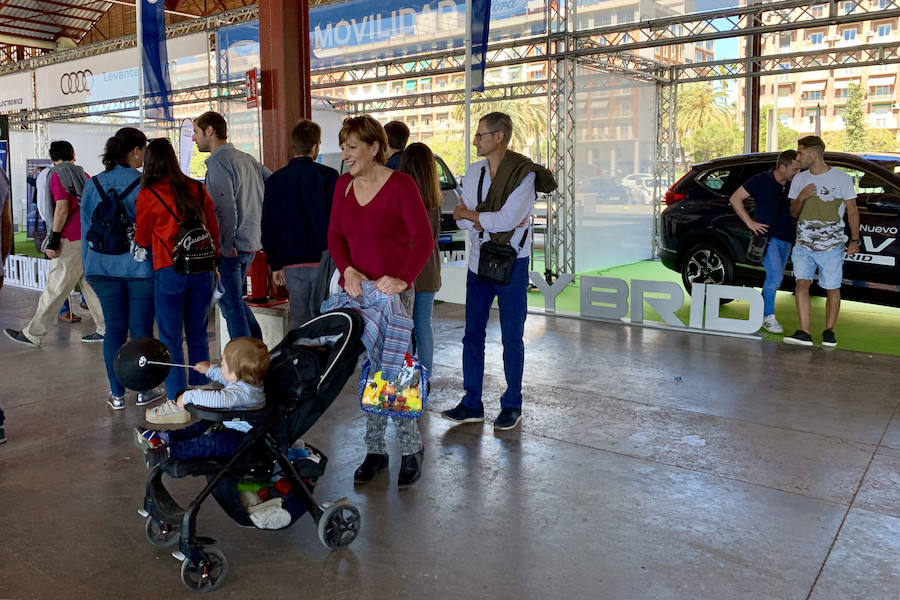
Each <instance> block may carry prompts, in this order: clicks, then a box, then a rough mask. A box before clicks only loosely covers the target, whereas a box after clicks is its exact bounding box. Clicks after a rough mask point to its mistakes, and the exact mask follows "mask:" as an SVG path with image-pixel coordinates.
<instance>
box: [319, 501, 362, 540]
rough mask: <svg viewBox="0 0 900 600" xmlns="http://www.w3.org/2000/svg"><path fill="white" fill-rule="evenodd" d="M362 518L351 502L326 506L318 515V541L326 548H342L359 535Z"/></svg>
mask: <svg viewBox="0 0 900 600" xmlns="http://www.w3.org/2000/svg"><path fill="white" fill-rule="evenodd" d="M361 524H362V518H361V517H360V515H359V510H357V508H356V507H355V506H353V505H352V504H346V503H343V502H339V503H337V504H332V505H330V506H328V507H327V508H326V509H325V511H324V512H323V513H322V516H321V517H319V541H320V542H322V543H323V544H325V546H327V547H328V548H331V549H335V548H343V547H344V546H348V545H350V544H351V543H353V540H355V539H356V536H357V535H359V528H360V525H361Z"/></svg>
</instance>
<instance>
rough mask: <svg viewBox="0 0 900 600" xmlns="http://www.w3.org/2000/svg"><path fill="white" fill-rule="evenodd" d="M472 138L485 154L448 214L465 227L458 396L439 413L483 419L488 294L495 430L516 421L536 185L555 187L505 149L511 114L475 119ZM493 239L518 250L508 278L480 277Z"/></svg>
mask: <svg viewBox="0 0 900 600" xmlns="http://www.w3.org/2000/svg"><path fill="white" fill-rule="evenodd" d="M474 137H475V139H474V144H475V147H476V149H477V150H478V156H482V157H484V159H485V160H482V161H479V162H477V163H474V164H473V165H471V166H470V167H469V169H468V171H466V174H465V176H464V177H463V180H462V191H463V193H462V198H461V199H460V202H459V205H458V206H457V207H456V210H454V211H453V218H454V219H456V224H457V225H458V226H459V228H460V229H464V230H466V231H468V232H469V240H470V241H471V249H470V252H469V270H468V273H467V280H466V332H465V335H464V336H463V387H464V388H465V392H466V393H465V396H463V399H462V401H460V403H459V404H458V405H457V406H456V407H454V408H451V409H450V410H445V411H444V412H442V413H441V415H442V416H443V417H444V418H445V419H449V420H450V421H453V422H455V423H480V422H483V421H484V405H483V403H482V397H481V396H482V389H481V388H482V381H483V378H484V340H485V330H486V328H487V322H488V318H489V317H490V310H491V304H492V303H493V301H494V297H496V298H497V303H498V305H499V307H500V330H501V332H502V337H503V370H504V373H505V375H506V391H505V392H504V393H503V395H502V396H501V397H500V414H499V415H498V416H497V418H496V419H495V420H494V429H498V430H507V429H514V428H515V427H517V426H518V425H519V423H520V422H521V421H522V374H523V372H524V368H525V344H524V342H523V340H522V336H523V334H524V332H525V316H526V314H527V309H528V306H527V290H528V260H529V257H530V255H531V220H530V218H529V217H530V216H531V210H532V208H533V206H534V199H535V191H539V192H549V191H553V190H554V189H556V181H554V179H553V175H552V174H551V173H550V171H548V170H547V169H545V168H544V167H542V166H540V165H536V164H535V163H533V162H531V160H529V159H528V158H526V157H524V156H522V155H521V154H517V153H516V152H512V151H509V150H508V149H507V147H508V146H509V140H510V138H511V137H512V120H511V119H510V118H509V115H506V114H504V113H500V112H494V113H489V114H487V115H485V116H483V117H482V118H481V120H479V121H478V129H477V131H476V133H475V136H474ZM488 241H491V242H493V243H494V244H498V245H502V246H511V247H512V248H513V249H515V250H516V251H517V252H518V257H517V258H516V259H515V265H514V266H513V269H512V277H511V278H510V280H509V282H508V283H506V284H499V283H494V282H491V281H486V280H482V279H479V276H478V266H479V260H480V256H481V245H482V244H484V243H486V242H488Z"/></svg>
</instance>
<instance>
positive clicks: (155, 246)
mask: <svg viewBox="0 0 900 600" xmlns="http://www.w3.org/2000/svg"><path fill="white" fill-rule="evenodd" d="M188 219H199V220H200V221H201V222H202V223H203V224H204V226H205V227H206V230H207V231H208V232H209V234H210V236H211V237H212V239H213V241H214V242H215V245H216V254H217V255H218V254H219V252H220V251H219V227H218V223H217V222H216V215H215V211H214V209H213V203H212V199H211V198H210V197H209V193H207V191H206V188H205V187H204V186H203V184H202V183H200V182H198V181H194V180H192V179H190V178H189V177H187V176H186V175H184V174H183V173H182V172H181V168H180V167H179V166H178V159H177V158H176V157H175V150H174V149H173V148H172V144H171V142H169V140H167V139H165V138H163V139H157V140H152V141H151V142H150V143H149V144H147V153H146V155H145V156H144V175H143V177H142V179H141V191H140V193H139V194H138V199H137V234H136V235H135V239H136V241H137V243H138V244H140V245H141V246H151V245H152V252H153V281H154V292H155V297H156V301H155V304H156V324H157V326H158V327H159V337H160V340H161V341H162V342H163V343H164V344H165V345H166V346H167V347H168V348H169V352H170V353H171V354H172V362H175V363H183V362H184V350H183V349H182V330H183V331H184V334H185V336H186V337H187V347H188V357H189V359H190V364H192V365H195V364H197V363H198V362H204V361H208V360H209V341H208V339H207V335H206V327H207V325H208V316H209V303H210V298H211V297H212V291H213V286H214V285H215V279H214V277H215V275H214V272H213V271H208V272H205V273H195V274H190V275H182V274H181V273H178V272H176V271H175V268H174V266H173V262H172V253H173V252H174V248H175V245H176V243H177V237H178V231H179V228H180V227H181V224H180V222H184V221H186V220H188ZM187 383H190V384H191V385H204V384H206V383H208V380H207V379H206V376H204V375H202V374H201V373H199V372H197V371H195V370H193V369H191V371H190V378H189V380H188V381H186V378H185V374H184V369H183V368H176V367H172V369H171V370H170V371H169V375H168V376H167V377H166V396H167V401H166V402H165V403H164V404H161V405H160V406H157V407H154V408H152V409H148V410H147V415H146V419H147V422H149V423H155V424H165V423H187V422H188V421H190V420H191V417H190V413H188V412H187V411H186V410H184V409H182V408H179V407H178V405H177V404H176V401H177V399H178V396H179V395H180V394H181V393H182V392H183V391H184V390H185V389H186V387H187V385H186V384H187Z"/></svg>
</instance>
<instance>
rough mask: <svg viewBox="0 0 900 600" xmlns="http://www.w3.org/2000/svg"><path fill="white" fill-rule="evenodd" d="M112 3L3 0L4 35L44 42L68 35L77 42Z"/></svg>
mask: <svg viewBox="0 0 900 600" xmlns="http://www.w3.org/2000/svg"><path fill="white" fill-rule="evenodd" d="M111 5H112V4H111V3H110V2H103V1H101V0H0V35H7V36H15V37H17V38H24V39H25V40H35V41H37V42H44V43H47V42H57V41H59V39H60V38H64V37H65V38H71V39H72V40H74V41H76V42H77V41H78V40H80V39H81V38H82V37H84V35H85V34H86V33H87V32H88V30H90V28H91V27H93V26H94V24H95V23H96V22H97V21H98V20H100V18H101V17H102V16H103V15H105V14H106V12H107V11H108V10H109V7H110V6H111ZM21 45H27V43H25V42H23V43H22V44H21Z"/></svg>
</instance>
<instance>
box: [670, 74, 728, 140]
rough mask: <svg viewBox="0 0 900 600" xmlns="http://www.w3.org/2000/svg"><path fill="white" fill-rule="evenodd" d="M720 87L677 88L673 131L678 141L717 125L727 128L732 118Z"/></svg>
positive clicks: (693, 86)
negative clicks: (699, 130)
mask: <svg viewBox="0 0 900 600" xmlns="http://www.w3.org/2000/svg"><path fill="white" fill-rule="evenodd" d="M726 94H727V93H726V91H725V89H724V88H722V87H714V86H713V85H712V84H710V83H702V82H700V83H687V84H684V85H682V86H679V88H678V95H677V98H678V112H677V115H676V123H675V130H676V132H677V134H678V139H684V138H685V137H687V136H688V135H689V134H690V133H691V132H694V131H696V130H698V129H701V128H703V127H706V126H709V125H712V124H718V125H721V126H723V127H727V126H728V125H729V122H731V121H733V117H732V115H731V114H730V111H729V110H728V108H727V105H726V103H727V95H726Z"/></svg>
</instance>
